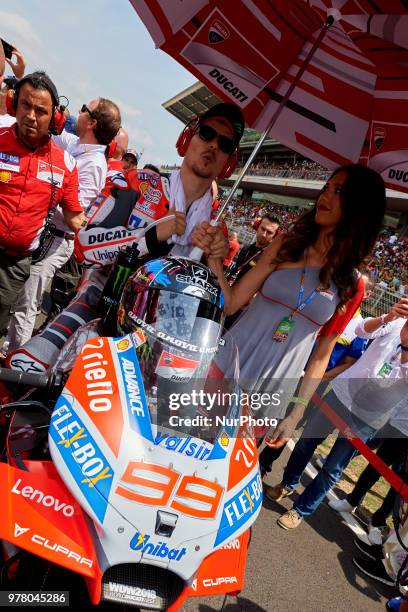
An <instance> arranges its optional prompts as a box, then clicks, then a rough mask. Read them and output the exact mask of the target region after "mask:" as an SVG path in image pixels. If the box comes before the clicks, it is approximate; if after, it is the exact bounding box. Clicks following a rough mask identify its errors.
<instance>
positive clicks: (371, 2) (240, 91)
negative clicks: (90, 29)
mask: <svg viewBox="0 0 408 612" xmlns="http://www.w3.org/2000/svg"><path fill="white" fill-rule="evenodd" d="M131 3H132V5H133V6H134V8H135V10H136V12H137V13H138V15H139V16H140V18H141V19H142V21H143V22H144V24H145V25H146V27H147V29H148V30H149V32H150V34H151V36H152V38H153V40H154V42H155V44H156V46H157V47H159V48H160V49H162V50H164V51H166V52H167V53H168V54H170V55H171V56H172V57H174V58H175V59H176V60H177V61H178V62H179V63H180V64H182V65H183V66H184V67H185V68H187V70H189V71H190V72H191V73H192V74H194V75H195V76H196V77H197V78H198V79H199V80H200V81H202V82H203V83H205V84H206V85H207V86H208V87H209V89H211V91H213V92H214V93H215V94H217V95H218V96H219V97H220V98H222V99H224V100H226V101H232V102H235V103H236V104H238V106H240V107H241V109H242V111H243V113H244V115H245V119H246V121H247V124H248V125H249V126H251V127H253V128H255V129H257V130H258V131H260V132H265V133H266V134H268V133H269V134H270V135H272V136H273V137H274V138H276V139H278V140H279V141H280V142H282V143H283V144H285V145H286V146H288V147H290V148H291V149H294V150H295V151H297V152H299V153H301V154H303V155H305V156H306V157H310V158H312V159H314V160H315V161H317V162H319V163H320V164H322V165H323V166H325V167H327V168H335V167H337V166H339V165H342V164H346V163H350V162H357V161H361V162H362V163H367V164H368V165H369V166H370V167H372V168H374V169H375V170H377V171H378V172H380V173H381V174H382V176H383V178H384V180H385V182H386V185H387V187H390V188H393V189H398V190H400V191H407V192H408V2H407V1H406V0H218V1H216V0H188V1H185V2H176V0H131ZM266 134H265V135H266ZM258 148H259V147H258ZM258 148H257V150H258ZM255 153H256V151H255ZM251 157H252V156H251Z"/></svg>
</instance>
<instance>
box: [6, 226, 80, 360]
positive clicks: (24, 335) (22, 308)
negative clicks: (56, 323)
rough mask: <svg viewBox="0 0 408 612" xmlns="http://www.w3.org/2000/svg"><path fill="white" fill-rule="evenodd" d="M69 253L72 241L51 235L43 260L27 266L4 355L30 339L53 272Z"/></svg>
mask: <svg viewBox="0 0 408 612" xmlns="http://www.w3.org/2000/svg"><path fill="white" fill-rule="evenodd" d="M73 250H74V241H73V240H67V239H66V238H60V237H59V236H53V241H52V244H51V246H50V248H49V251H48V252H47V255H46V257H44V259H42V260H41V261H39V262H37V263H35V264H32V265H31V267H30V277H29V278H28V280H27V281H26V282H25V284H24V287H23V289H22V291H21V293H20V295H19V297H18V300H17V304H16V306H15V312H14V315H13V317H12V319H11V321H10V326H9V330H8V333H7V338H6V341H5V343H4V345H5V347H7V351H8V352H11V351H14V350H15V349H17V348H19V347H20V346H21V345H22V344H25V343H26V342H27V341H28V340H29V339H30V338H31V336H32V333H33V330H34V325H35V320H36V317H37V311H38V307H39V306H41V303H42V298H43V295H44V292H45V291H46V290H47V289H48V288H49V287H50V285H51V281H52V279H53V277H54V275H55V272H56V271H57V270H59V269H60V268H61V267H62V266H63V265H64V264H65V263H66V262H67V261H68V259H69V258H70V257H71V255H72V252H73ZM6 343H8V346H7V344H6Z"/></svg>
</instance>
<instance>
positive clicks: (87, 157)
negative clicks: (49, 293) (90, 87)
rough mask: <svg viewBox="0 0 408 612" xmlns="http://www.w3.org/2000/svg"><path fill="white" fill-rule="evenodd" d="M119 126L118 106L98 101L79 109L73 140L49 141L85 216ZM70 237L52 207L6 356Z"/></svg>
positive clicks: (24, 333)
mask: <svg viewBox="0 0 408 612" xmlns="http://www.w3.org/2000/svg"><path fill="white" fill-rule="evenodd" d="M120 126H121V116H120V110H119V108H118V106H117V105H116V104H115V103H114V102H112V101H111V100H107V99H106V98H97V99H95V100H92V101H91V102H89V103H88V104H83V105H82V108H81V110H80V112H79V116H78V121H77V136H75V135H74V134H70V133H69V132H67V131H66V130H64V131H63V132H62V134H61V135H59V136H54V141H55V143H56V144H58V145H59V146H61V147H62V148H63V149H65V150H66V151H67V153H69V154H70V155H71V156H72V157H73V158H74V159H75V161H76V164H77V168H78V179H79V201H80V203H81V204H82V207H83V209H84V211H86V210H87V209H89V208H90V207H91V206H92V204H93V202H94V200H95V199H96V197H97V196H98V195H99V193H100V192H101V191H102V189H103V187H104V185H105V180H106V173H107V162H106V156H105V153H106V147H107V145H109V143H110V142H111V141H112V140H113V139H114V137H115V136H116V134H117V132H118V130H119V128H120ZM46 231H47V230H46ZM74 238H75V234H73V233H72V232H71V231H70V229H69V228H68V227H67V225H66V223H65V221H64V217H63V214H62V211H61V210H60V208H59V207H57V209H56V211H55V214H54V215H53V217H52V219H51V221H50V222H49V224H48V232H47V233H46V234H45V235H44V240H43V242H42V244H41V245H40V250H39V251H38V254H37V261H36V262H35V263H33V264H32V266H31V269H30V277H29V279H28V280H27V282H26V283H25V285H24V288H23V291H22V292H21V294H20V296H19V299H18V302H17V305H16V310H15V313H14V316H13V318H12V320H11V323H10V327H9V331H8V334H7V339H6V341H5V343H4V347H3V350H7V351H8V352H11V351H13V350H15V349H16V348H18V347H20V346H21V345H22V344H24V343H25V342H27V341H28V340H29V339H30V338H31V335H32V333H33V329H34V325H35V319H36V315H37V311H38V308H39V306H40V305H41V301H42V296H43V294H44V292H45V291H46V289H47V288H48V286H49V285H50V283H51V281H52V278H53V277H54V275H55V272H56V271H57V270H58V269H60V268H61V267H62V266H63V265H64V264H65V263H66V262H67V261H68V260H69V258H70V257H71V255H72V253H73V250H74ZM33 259H34V260H35V257H33Z"/></svg>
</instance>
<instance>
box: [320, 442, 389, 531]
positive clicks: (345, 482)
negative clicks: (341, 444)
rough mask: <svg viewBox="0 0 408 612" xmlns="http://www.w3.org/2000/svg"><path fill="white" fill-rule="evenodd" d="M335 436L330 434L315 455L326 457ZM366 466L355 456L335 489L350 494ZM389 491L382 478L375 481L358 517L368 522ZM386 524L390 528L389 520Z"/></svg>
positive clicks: (365, 462) (364, 461)
mask: <svg viewBox="0 0 408 612" xmlns="http://www.w3.org/2000/svg"><path fill="white" fill-rule="evenodd" d="M336 437H337V434H332V435H330V436H328V437H327V438H326V440H325V441H324V442H322V444H320V445H319V446H318V447H317V449H316V454H320V455H324V456H327V455H328V454H329V452H330V449H331V447H332V446H333V444H334V441H335V440H336ZM367 465H368V461H367V460H366V459H364V457H362V456H361V455H357V457H355V458H354V459H353V460H352V461H350V463H349V464H348V466H347V467H346V469H345V470H344V472H343V476H342V478H341V480H339V482H338V483H337V489H339V490H340V491H344V493H346V494H347V493H351V491H352V490H353V488H354V485H355V484H356V482H357V480H358V478H359V476H360V474H361V472H362V471H363V470H364V469H365V467H366V466H367ZM388 489H389V485H388V483H387V481H386V480H385V478H383V477H382V476H381V477H380V478H379V480H377V482H376V483H375V485H374V486H373V487H372V489H370V491H369V492H368V493H367V494H366V495H365V497H364V498H363V500H362V502H361V504H360V506H359V512H358V513H359V515H360V516H361V517H362V518H363V519H364V520H366V521H368V520H369V519H370V518H371V516H372V515H373V514H374V512H375V511H376V510H378V508H379V507H380V506H381V504H382V502H383V500H384V497H385V496H386V494H387V492H388ZM387 523H388V524H389V526H390V527H391V526H392V521H391V519H388V521H387Z"/></svg>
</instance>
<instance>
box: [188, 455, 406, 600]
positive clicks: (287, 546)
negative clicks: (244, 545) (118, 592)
mask: <svg viewBox="0 0 408 612" xmlns="http://www.w3.org/2000/svg"><path fill="white" fill-rule="evenodd" d="M288 456H289V451H288V450H286V451H285V452H284V453H283V454H282V456H281V457H280V460H279V461H278V462H276V463H275V466H274V469H273V471H272V473H271V474H269V476H268V477H267V478H266V480H265V481H266V482H267V483H269V484H276V483H277V482H280V477H281V475H282V471H283V468H284V466H285V464H286V461H287V458H288ZM309 481H310V479H309V477H307V476H306V475H304V477H303V479H302V483H303V484H307V483H308V482H309ZM302 490H303V487H299V491H302ZM295 495H296V494H294V496H293V497H295ZM291 507H292V501H291V498H286V499H284V500H282V501H281V502H270V501H269V500H266V499H264V502H263V507H262V509H261V512H260V515H259V517H258V519H257V521H256V523H255V525H254V528H253V530H252V541H251V544H250V547H249V551H248V557H247V569H246V579H245V587H244V590H243V591H242V592H241V594H240V595H239V596H238V598H232V597H229V598H228V599H227V603H226V605H225V607H224V612H234V611H236V610H243V611H245V612H264V611H266V612H288V611H293V612H297V611H299V612H300V611H301V612H328V611H331V610H336V612H377V611H378V612H379V611H382V612H384V610H385V603H386V601H387V599H388V598H389V597H393V596H394V595H396V594H397V593H396V589H393V588H392V587H388V586H387V585H383V584H381V583H379V582H374V581H373V580H370V579H369V578H366V577H365V576H364V575H363V574H361V573H359V572H358V570H357V569H356V568H355V567H354V566H353V565H352V562H351V560H352V558H353V555H357V556H362V553H360V552H359V551H358V549H356V547H355V545H354V543H353V540H354V538H355V537H356V536H355V534H354V533H353V531H352V530H351V529H350V528H349V526H348V525H347V524H345V523H344V522H343V521H342V517H341V515H339V514H338V513H337V512H334V511H333V510H331V509H330V508H329V506H328V505H327V502H323V503H322V504H321V506H320V508H319V509H318V510H317V511H316V512H315V513H314V515H312V516H311V517H310V518H308V519H306V520H304V521H302V523H301V524H300V525H299V526H298V527H297V528H296V529H294V530H293V531H285V530H284V529H282V528H281V527H279V526H278V525H277V523H276V520H277V518H278V517H279V516H280V514H282V512H285V510H287V509H289V508H291ZM223 599H224V598H223V597H221V596H217V597H208V598H198V597H197V598H192V599H189V600H188V601H187V602H186V603H185V605H184V606H183V608H182V611H183V612H193V611H194V612H213V611H215V610H220V609H221V607H222V603H223Z"/></svg>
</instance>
